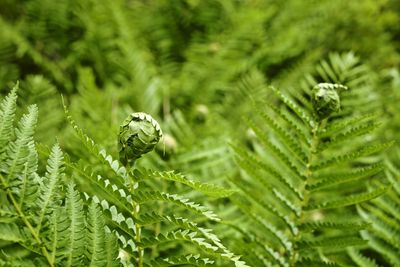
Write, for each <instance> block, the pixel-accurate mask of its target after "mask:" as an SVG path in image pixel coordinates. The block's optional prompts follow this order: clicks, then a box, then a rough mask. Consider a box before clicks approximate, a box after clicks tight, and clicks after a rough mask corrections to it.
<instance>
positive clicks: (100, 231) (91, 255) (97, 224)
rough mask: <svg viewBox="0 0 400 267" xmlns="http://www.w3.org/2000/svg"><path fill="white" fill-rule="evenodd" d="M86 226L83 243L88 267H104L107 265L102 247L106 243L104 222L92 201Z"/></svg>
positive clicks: (105, 253) (98, 209)
mask: <svg viewBox="0 0 400 267" xmlns="http://www.w3.org/2000/svg"><path fill="white" fill-rule="evenodd" d="M86 225H87V234H86V242H85V243H86V257H87V259H88V262H89V264H88V266H104V265H106V264H107V252H106V250H105V246H104V244H105V243H106V233H105V231H104V229H105V228H104V227H105V222H104V218H103V214H102V213H101V211H100V208H99V207H98V205H97V204H96V203H95V202H94V201H92V202H91V203H90V204H89V207H88V216H87V219H86ZM114 251H115V250H114Z"/></svg>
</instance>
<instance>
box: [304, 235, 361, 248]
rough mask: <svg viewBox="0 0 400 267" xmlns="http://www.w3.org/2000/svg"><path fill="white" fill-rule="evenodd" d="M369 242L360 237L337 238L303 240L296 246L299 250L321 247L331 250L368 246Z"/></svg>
mask: <svg viewBox="0 0 400 267" xmlns="http://www.w3.org/2000/svg"><path fill="white" fill-rule="evenodd" d="M367 242H368V241H367V240H364V239H362V238H360V237H358V236H348V235H346V236H335V237H331V238H325V239H320V240H319V239H316V238H315V239H313V240H306V239H305V240H302V241H300V242H298V243H296V245H297V246H298V248H299V249H315V248H319V247H324V248H326V247H329V248H343V247H351V246H361V245H365V244H367Z"/></svg>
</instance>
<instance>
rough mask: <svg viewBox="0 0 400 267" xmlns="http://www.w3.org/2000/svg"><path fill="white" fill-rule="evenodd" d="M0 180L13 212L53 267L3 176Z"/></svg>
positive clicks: (44, 248)
mask: <svg viewBox="0 0 400 267" xmlns="http://www.w3.org/2000/svg"><path fill="white" fill-rule="evenodd" d="M0 180H1V183H2V184H3V185H4V186H5V188H6V192H7V195H8V198H9V199H10V200H11V202H12V204H13V206H14V208H15V210H16V211H17V213H18V215H19V216H20V217H21V218H22V221H23V222H24V224H25V225H26V226H27V227H28V229H29V231H30V233H31V234H32V236H33V238H34V239H35V241H36V242H37V243H38V245H39V246H40V248H41V250H42V253H43V256H45V257H46V259H47V261H48V263H49V264H50V266H51V267H54V262H53V260H52V258H51V257H50V255H49V252H48V251H47V249H46V247H45V246H44V245H43V243H42V241H41V240H40V237H39V234H38V233H37V232H36V231H35V229H34V227H33V226H32V225H31V224H30V222H29V221H28V220H27V218H26V217H25V214H24V213H23V212H22V210H21V207H20V206H19V205H18V202H17V201H16V199H15V198H14V196H13V194H12V192H10V190H9V189H8V188H9V186H8V184H7V183H6V181H5V180H4V177H3V175H0Z"/></svg>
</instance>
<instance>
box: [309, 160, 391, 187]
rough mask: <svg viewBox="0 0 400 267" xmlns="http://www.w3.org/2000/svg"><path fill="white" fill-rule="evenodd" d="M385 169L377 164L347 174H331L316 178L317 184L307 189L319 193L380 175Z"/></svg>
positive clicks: (312, 184) (311, 184)
mask: <svg viewBox="0 0 400 267" xmlns="http://www.w3.org/2000/svg"><path fill="white" fill-rule="evenodd" d="M383 169H384V165H383V164H382V163H377V164H374V165H371V166H367V167H363V168H357V169H353V170H351V171H347V172H344V171H342V172H338V173H332V174H331V173H329V174H326V175H320V176H316V177H315V183H310V184H309V185H307V189H309V190H310V191H318V190H322V189H326V188H329V187H332V186H335V185H338V184H342V183H347V182H351V181H356V180H359V179H363V178H366V177H371V176H373V175H376V174H378V173H380V172H381V171H382V170H383Z"/></svg>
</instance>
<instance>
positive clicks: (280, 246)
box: [230, 64, 393, 266]
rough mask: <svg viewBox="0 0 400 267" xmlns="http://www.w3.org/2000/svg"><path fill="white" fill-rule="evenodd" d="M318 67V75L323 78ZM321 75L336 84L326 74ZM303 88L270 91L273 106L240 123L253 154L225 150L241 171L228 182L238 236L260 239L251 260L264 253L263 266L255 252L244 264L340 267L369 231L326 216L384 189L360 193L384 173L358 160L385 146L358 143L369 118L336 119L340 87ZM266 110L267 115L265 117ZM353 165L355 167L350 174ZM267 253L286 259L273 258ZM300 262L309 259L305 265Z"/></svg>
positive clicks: (370, 126) (371, 124) (371, 125)
mask: <svg viewBox="0 0 400 267" xmlns="http://www.w3.org/2000/svg"><path fill="white" fill-rule="evenodd" d="M323 65H324V67H323V69H320V72H321V71H322V70H324V71H328V72H329V71H330V70H328V66H327V65H326V64H323ZM321 73H322V72H321ZM325 74H326V75H325ZM356 74H357V72H355V75H356ZM324 75H325V76H326V77H331V78H337V79H341V77H340V76H337V77H333V75H336V74H333V73H331V74H327V73H324ZM351 77H352V76H351ZM353 85H354V84H353ZM311 88H313V89H312V90H309V91H308V92H307V90H306V89H304V90H303V89H302V90H303V91H302V92H301V93H299V94H296V93H293V94H292V96H293V95H294V96H293V97H288V96H286V95H284V94H283V93H281V92H279V91H277V90H276V89H273V91H274V92H275V94H276V95H277V97H278V99H279V100H280V101H281V102H282V103H281V107H280V108H277V107H275V108H274V107H273V105H269V104H268V105H266V106H267V110H266V111H261V110H260V108H259V109H258V112H257V116H253V117H254V118H252V119H249V120H247V124H248V126H249V127H250V128H251V129H252V130H253V131H254V133H255V135H256V137H257V138H256V139H255V140H254V141H253V143H252V147H253V148H254V153H252V152H247V151H246V150H245V149H244V148H241V147H240V146H238V145H235V146H232V147H233V150H234V152H235V155H236V158H235V159H236V163H237V164H238V165H239V167H240V168H241V170H242V171H243V172H241V173H240V174H241V175H240V178H231V179H230V181H231V182H232V183H233V184H234V185H235V186H236V187H237V188H238V189H239V190H240V195H239V196H238V197H231V200H232V201H233V203H234V204H235V205H236V206H237V207H238V208H239V210H240V211H241V213H242V214H243V215H245V218H246V224H245V225H247V228H246V230H247V231H248V232H250V233H251V234H249V233H242V235H243V236H246V237H248V238H249V237H250V236H251V235H253V236H256V235H260V236H261V237H262V238H259V239H261V240H260V242H261V243H262V242H264V243H266V246H267V247H266V248H264V250H262V249H263V247H262V246H260V245H258V244H257V242H258V241H257V242H256V240H257V239H255V238H250V240H253V242H254V245H255V247H257V248H258V249H257V250H256V251H258V252H257V253H260V252H261V251H264V254H263V255H264V256H265V255H268V256H265V259H263V258H262V257H260V256H259V254H257V253H256V252H255V254H253V255H252V257H253V258H257V260H260V261H261V262H263V261H265V262H270V263H271V264H270V265H273V264H274V263H275V264H278V265H279V266H298V265H299V266H304V265H305V262H306V261H307V263H309V264H310V266H329V265H331V264H332V266H335V265H336V264H337V263H339V262H340V261H337V262H336V259H335V257H336V256H335V253H337V254H339V255H344V253H345V249H346V248H347V247H352V246H360V245H365V244H366V243H367V241H366V240H365V239H363V238H361V237H360V233H359V231H361V230H365V229H367V228H368V226H369V224H367V223H363V222H361V221H358V220H357V218H356V217H355V218H352V221H351V222H342V221H339V220H337V219H336V220H335V217H334V214H341V213H342V212H343V214H347V213H346V212H347V211H346V212H345V211H344V210H346V207H347V206H354V205H357V204H359V203H365V202H367V201H370V200H373V199H376V198H378V197H379V196H381V195H383V194H384V193H386V192H387V191H388V190H389V188H390V186H383V184H384V183H380V185H378V186H375V187H373V188H368V186H367V182H365V181H372V180H374V178H377V177H379V176H380V175H379V174H382V173H381V172H382V170H383V168H384V167H383V164H382V163H379V162H377V160H374V161H375V162H374V164H373V165H368V164H367V163H366V162H364V161H362V160H361V159H363V158H364V157H366V156H369V155H377V154H378V155H379V154H382V152H383V150H385V149H387V148H388V147H390V146H391V145H392V144H393V142H388V143H384V144H371V143H369V144H368V145H365V144H363V142H364V143H365V140H366V135H368V136H367V137H368V138H371V137H372V132H373V131H374V130H375V129H376V128H377V127H378V126H379V123H376V122H375V119H376V117H374V116H373V115H361V116H360V117H358V120H354V119H355V117H356V116H355V115H354V116H353V115H352V113H342V112H341V110H340V109H339V107H340V106H341V105H342V104H343V103H340V100H341V99H340V97H339V92H337V91H339V89H342V88H346V87H345V86H342V85H339V84H328V83H322V84H318V85H316V86H313V87H311ZM354 90H356V89H354ZM343 94H344V93H343ZM318 101H322V102H321V103H318ZM331 101H333V102H332V103H331ZM348 104H349V103H345V104H343V106H342V108H343V109H344V108H346V107H347V108H348ZM346 105H347V106H346ZM263 106H264V105H263ZM260 107H261V106H260ZM270 110H273V111H274V112H273V113H272V114H274V115H275V116H272V115H269V114H271V113H270V112H269V111H270ZM267 112H268V114H266V113H267ZM337 114H340V115H337ZM294 140H296V141H297V143H296V142H295V141H294ZM343 144H346V147H342V145H343ZM336 155H338V156H336ZM354 163H356V164H359V167H353V166H355V165H354ZM361 181H362V183H365V185H363V184H360V183H359V182H361ZM347 185H349V187H348V189H347V190H345V188H346V186H347ZM350 185H351V186H350ZM349 212H350V211H349ZM314 216H316V217H315V218H314ZM325 216H328V217H327V218H326V219H325V218H324V217H325ZM240 232H242V231H240ZM256 244H257V245H256ZM267 248H268V249H267ZM239 251H240V249H239ZM268 251H270V252H268ZM334 251H336V252H334ZM339 251H340V252H339ZM274 252H277V253H278V255H280V256H284V257H286V258H287V260H283V261H282V260H280V257H274V256H273V255H275V254H274ZM304 257H310V258H309V261H308V260H306V261H304V260H302V259H301V258H304ZM343 257H345V256H343ZM318 264H320V265H318Z"/></svg>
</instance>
